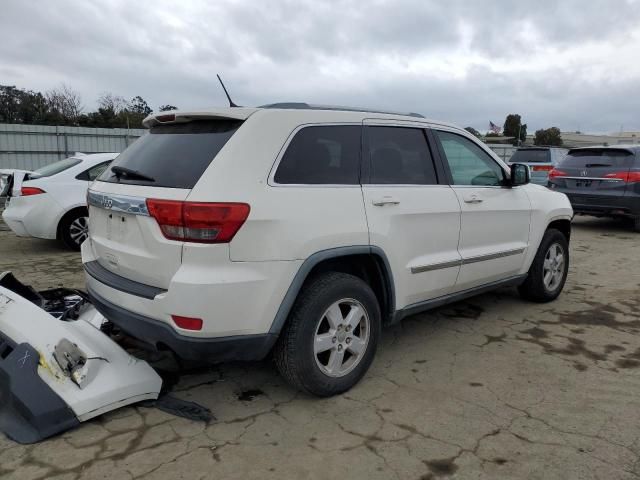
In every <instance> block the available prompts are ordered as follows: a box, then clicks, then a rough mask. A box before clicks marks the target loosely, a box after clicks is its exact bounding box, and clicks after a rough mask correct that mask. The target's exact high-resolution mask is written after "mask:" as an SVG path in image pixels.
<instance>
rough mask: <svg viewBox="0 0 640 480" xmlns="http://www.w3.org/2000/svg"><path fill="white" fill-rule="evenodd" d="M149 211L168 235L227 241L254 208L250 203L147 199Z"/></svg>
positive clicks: (182, 238)
mask: <svg viewBox="0 0 640 480" xmlns="http://www.w3.org/2000/svg"><path fill="white" fill-rule="evenodd" d="M147 209H148V210H149V214H150V215H151V216H152V217H153V218H155V219H156V221H157V222H158V225H159V226H160V230H161V231H162V234H163V235H164V236H165V238H168V239H170V240H180V241H183V242H198V243H227V242H230V241H231V240H232V239H233V237H234V236H235V234H236V233H237V232H238V230H240V227H242V224H244V222H245V220H246V219H247V217H248V216H249V211H250V210H251V208H250V207H249V205H247V204H246V203H204V202H182V201H176V200H158V199H155V198H148V199H147Z"/></svg>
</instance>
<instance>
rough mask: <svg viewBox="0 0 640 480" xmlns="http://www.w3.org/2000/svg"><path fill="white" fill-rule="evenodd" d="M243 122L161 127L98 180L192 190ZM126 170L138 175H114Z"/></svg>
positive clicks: (122, 157)
mask: <svg viewBox="0 0 640 480" xmlns="http://www.w3.org/2000/svg"><path fill="white" fill-rule="evenodd" d="M241 124H242V122H241V121H236V120H223V121H195V122H189V123H176V124H171V125H158V126H155V127H152V128H151V129H150V130H149V133H147V134H146V135H143V136H142V137H140V138H139V139H138V140H136V141H135V142H134V143H133V144H132V145H131V146H130V147H129V148H127V149H126V150H125V151H124V152H122V153H121V154H120V155H119V156H118V158H117V159H116V160H114V162H113V163H112V164H111V165H110V166H109V168H108V169H107V170H105V172H104V173H103V174H102V175H100V177H99V178H98V180H100V181H102V182H111V183H126V184H133V185H147V186H152V187H168V188H187V189H191V188H193V187H194V186H195V184H196V182H197V181H198V180H199V179H200V177H201V176H202V174H203V173H204V171H205V170H206V169H207V167H208V166H209V165H210V164H211V162H212V161H213V159H214V158H215V157H216V155H217V154H218V152H220V150H221V149H222V147H224V145H225V144H226V143H227V141H228V140H229V139H230V138H231V136H232V135H233V134H234V133H235V132H236V131H237V130H238V128H239V127H240V125H241ZM116 166H118V167H123V168H126V169H127V170H129V171H133V172H135V173H137V174H138V175H134V174H130V175H125V174H119V175H116V173H114V172H113V170H112V169H113V168H114V167H116Z"/></svg>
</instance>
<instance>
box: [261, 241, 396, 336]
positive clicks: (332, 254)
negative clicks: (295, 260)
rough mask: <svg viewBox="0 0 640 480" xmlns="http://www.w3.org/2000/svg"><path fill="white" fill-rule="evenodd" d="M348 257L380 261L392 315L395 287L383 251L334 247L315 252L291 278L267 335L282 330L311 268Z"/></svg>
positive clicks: (357, 247) (374, 247) (366, 248)
mask: <svg viewBox="0 0 640 480" xmlns="http://www.w3.org/2000/svg"><path fill="white" fill-rule="evenodd" d="M348 255H374V256H377V257H379V258H380V259H381V260H382V262H383V274H384V277H385V278H384V284H385V289H386V293H387V295H388V298H389V311H388V315H393V312H394V311H395V305H396V297H395V286H394V283H393V273H392V271H391V266H390V265H389V260H388V259H387V256H386V255H385V253H384V251H383V250H382V249H381V248H380V247H376V246H372V245H353V246H349V247H336V248H330V249H328V250H322V251H320V252H316V253H314V254H313V255H311V256H310V257H308V258H307V259H306V260H305V261H304V262H303V263H302V265H301V266H300V268H299V269H298V272H297V273H296V275H295V277H293V280H292V281H291V285H290V286H289V289H288V290H287V293H286V294H285V296H284V299H283V300H282V303H281V304H280V308H278V312H277V313H276V316H275V318H274V320H273V323H272V324H271V328H270V329H269V333H270V334H272V335H274V336H277V335H278V334H279V333H280V330H282V327H283V326H284V324H285V322H286V321H287V317H288V316H289V312H290V311H291V308H292V307H293V303H294V302H295V300H296V298H297V297H298V293H299V292H300V289H301V288H302V285H303V283H304V281H305V280H306V279H307V276H308V275H309V272H311V270H312V269H313V267H315V266H316V265H318V264H319V263H320V262H323V261H325V260H329V259H331V258H338V257H346V256H348Z"/></svg>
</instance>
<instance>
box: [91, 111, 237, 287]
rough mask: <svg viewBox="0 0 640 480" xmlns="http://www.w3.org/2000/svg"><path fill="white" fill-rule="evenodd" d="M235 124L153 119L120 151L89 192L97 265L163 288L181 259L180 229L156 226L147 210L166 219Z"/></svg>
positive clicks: (212, 157)
mask: <svg viewBox="0 0 640 480" xmlns="http://www.w3.org/2000/svg"><path fill="white" fill-rule="evenodd" d="M241 124H242V120H238V119H230V118H226V119H225V118H216V119H198V120H197V121H186V122H185V121H184V119H182V121H181V122H180V123H169V124H157V122H156V125H154V126H152V127H151V129H150V130H149V132H148V133H147V134H146V135H144V136H143V137H141V138H140V139H138V140H136V142H135V143H134V144H133V145H131V146H130V147H129V148H127V149H126V150H125V151H124V152H123V153H122V154H120V156H118V157H117V159H116V160H115V161H114V162H113V163H112V164H111V165H110V166H109V168H108V169H107V170H106V171H105V172H104V173H103V174H102V175H101V176H100V177H99V178H98V180H97V181H96V182H95V183H94V184H93V185H92V186H91V189H90V191H89V194H88V195H89V198H88V200H89V202H88V203H89V231H90V238H91V241H92V247H93V253H94V255H95V256H96V259H97V261H98V263H99V264H100V265H101V266H102V267H104V268H106V269H107V270H109V271H111V272H113V273H115V274H117V275H120V276H122V277H125V278H127V279H130V280H133V281H136V282H141V283H144V284H147V285H151V286H155V287H158V288H164V289H166V288H168V287H169V283H170V282H171V278H172V277H173V275H174V274H175V273H176V271H177V270H178V268H179V267H180V264H181V260H182V247H183V242H182V241H180V235H181V233H182V230H181V229H180V228H179V227H171V226H168V227H162V229H161V227H160V225H159V222H158V220H157V219H156V218H154V215H155V216H156V217H157V215H158V211H159V210H160V214H162V215H164V216H165V217H167V216H168V217H169V223H171V218H170V217H171V215H172V214H173V212H175V208H174V207H178V208H179V206H180V205H181V202H184V201H185V200H186V199H187V197H188V195H189V193H190V192H191V189H192V188H193V187H194V186H195V184H196V183H197V182H198V180H199V179H200V177H201V176H202V174H203V173H204V171H205V170H206V169H207V168H208V167H209V165H210V164H211V162H212V161H213V160H214V158H215V157H216V155H217V154H218V153H219V152H220V150H221V149H222V148H223V147H224V145H225V144H226V143H227V141H228V140H229V139H230V138H231V136H232V135H233V134H234V133H235V132H236V131H237V129H238V128H239V127H240V125H241ZM180 211H181V210H180ZM172 228H173V230H171V229H172ZM176 228H177V229H178V230H179V231H177V230H176ZM167 229H168V230H167Z"/></svg>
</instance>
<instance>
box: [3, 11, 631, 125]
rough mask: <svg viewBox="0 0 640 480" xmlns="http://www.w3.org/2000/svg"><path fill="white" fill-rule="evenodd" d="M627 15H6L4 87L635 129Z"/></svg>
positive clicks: (90, 101) (88, 99) (158, 100)
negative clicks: (513, 117) (516, 117)
mask: <svg viewBox="0 0 640 480" xmlns="http://www.w3.org/2000/svg"><path fill="white" fill-rule="evenodd" d="M639 7H640V3H639V2H636V1H634V0H626V1H625V0H621V1H619V2H610V1H606V0H590V1H589V2H584V1H577V0H565V1H561V2H558V1H552V0H541V1H538V2H535V3H531V2H507V1H504V2H499V1H496V2H475V1H474V2H471V1H464V0H449V1H447V2H442V1H431V0H395V1H382V0H374V1H370V2H354V1H345V0H336V1H326V2H321V1H302V0H298V1H293V0H280V1H277V2H276V1H273V2H271V1H265V2H252V1H244V2H238V1H222V0H220V1H217V2H206V1H204V0H203V1H186V0H184V1H182V2H170V1H168V0H157V1H154V2H151V1H144V2H143V1H139V2H125V1H115V0H112V1H104V2H100V3H97V2H96V3H92V2H81V1H73V0H60V1H58V2H40V3H38V4H33V3H29V2H23V1H20V0H5V1H4V2H3V9H2V14H1V15H0V31H2V32H3V35H2V37H3V41H2V42H0V83H1V84H15V85H17V86H20V87H24V88H31V89H37V90H47V89H49V88H52V87H55V86H57V85H59V84H60V83H62V82H64V83H66V84H68V85H70V86H72V87H73V88H75V89H76V90H78V91H79V92H80V93H81V94H82V96H83V99H84V102H85V105H86V106H87V107H88V108H93V107H94V106H95V99H96V98H97V97H98V95H99V94H100V93H101V92H104V91H111V92H113V93H116V94H119V95H122V96H125V97H127V98H130V97H133V96H134V95H141V96H143V97H144V98H145V99H146V100H147V101H148V102H149V103H150V105H151V106H152V107H154V108H157V107H158V106H159V105H160V104H164V103H171V104H174V105H178V106H180V107H183V108H194V107H203V106H208V105H214V104H223V103H224V97H223V95H222V92H221V91H220V89H219V87H218V86H217V83H216V79H215V74H216V73H217V72H220V73H222V74H223V76H224V78H225V80H226V83H227V84H228V87H229V88H230V90H231V92H232V94H233V96H234V99H235V100H236V102H238V103H243V104H246V105H255V104H261V103H268V102H273V101H283V100H291V101H309V102H315V103H341V104H351V105H365V106H371V107H378V108H391V109H395V110H407V111H409V110H410V111H418V112H421V113H424V114H425V115H427V116H429V117H433V118H438V119H442V120H449V121H453V122H455V123H459V124H462V125H463V126H464V125H472V126H474V127H476V128H479V129H482V130H484V129H486V126H487V124H488V121H489V120H492V121H494V122H502V120H503V119H504V116H505V115H506V114H507V113H520V114H522V116H523V118H524V121H525V122H527V123H528V124H529V129H530V131H532V130H533V129H535V128H540V127H547V126H551V125H558V126H560V127H561V128H562V129H564V130H573V129H577V128H580V129H582V130H585V131H587V130H591V131H611V130H617V129H619V128H620V125H624V127H625V129H636V130H640V120H639V116H638V111H639V109H640V97H639V96H638V95H637V90H638V86H639V82H640V65H637V61H635V52H637V51H638V48H640V8H639Z"/></svg>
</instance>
